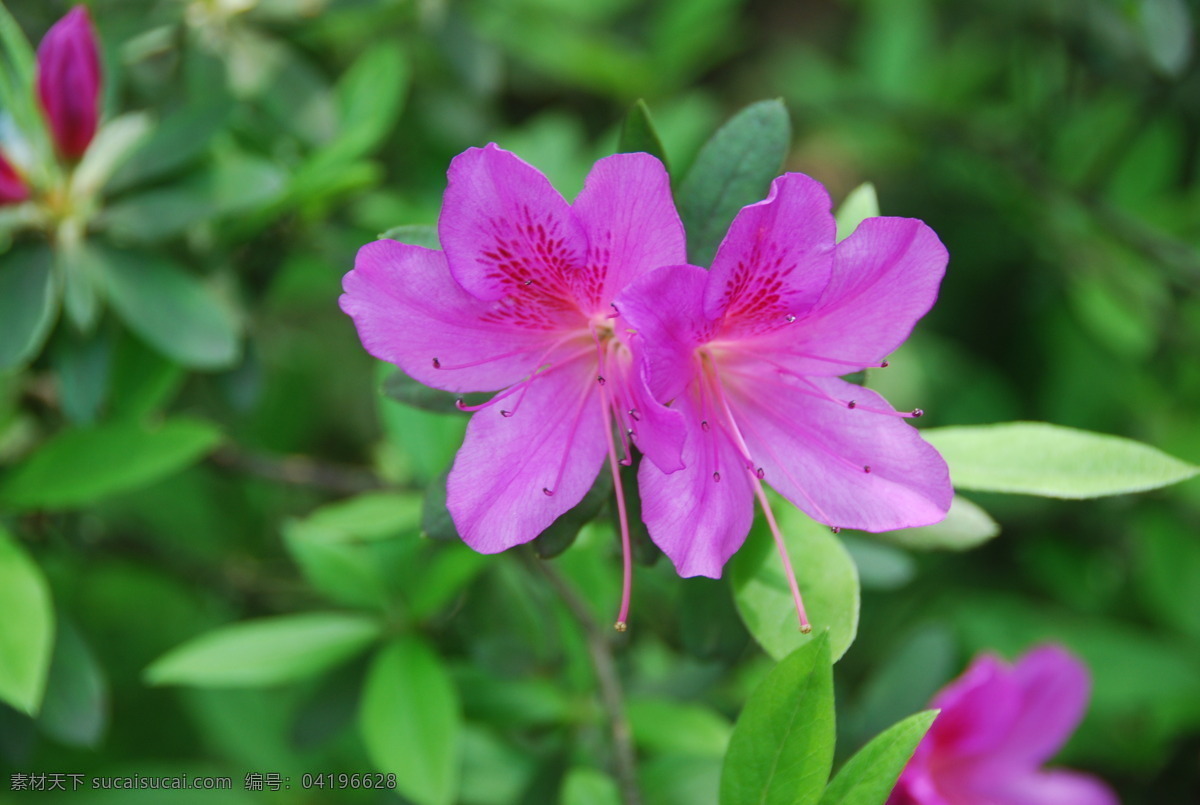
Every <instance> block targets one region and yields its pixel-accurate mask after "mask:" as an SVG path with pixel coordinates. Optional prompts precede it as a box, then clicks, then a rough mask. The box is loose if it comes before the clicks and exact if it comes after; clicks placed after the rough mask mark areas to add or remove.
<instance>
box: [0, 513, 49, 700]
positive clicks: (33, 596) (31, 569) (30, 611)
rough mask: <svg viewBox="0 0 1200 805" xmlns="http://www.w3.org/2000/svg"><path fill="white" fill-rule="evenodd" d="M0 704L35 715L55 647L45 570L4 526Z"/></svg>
mask: <svg viewBox="0 0 1200 805" xmlns="http://www.w3.org/2000/svg"><path fill="white" fill-rule="evenodd" d="M0 612H3V613H4V615H3V617H0V701H3V702H6V703H8V704H10V705H12V706H13V707H15V708H16V709H18V710H20V711H21V712H23V713H29V714H30V715H36V714H37V712H38V709H39V708H40V707H41V704H42V695H43V694H44V693H45V690H46V680H47V677H48V674H49V671H50V657H51V649H52V648H53V646H54V605H53V604H52V603H51V600H50V587H49V585H47V583H46V579H45V577H43V575H42V571H41V569H40V568H39V567H38V566H37V564H35V563H34V561H33V560H32V559H30V558H29V556H28V554H26V553H25V551H23V550H22V549H21V547H20V546H19V545H18V544H17V542H16V540H15V539H13V537H12V536H11V535H10V534H9V533H8V532H7V531H6V530H5V529H4V527H3V526H2V525H0Z"/></svg>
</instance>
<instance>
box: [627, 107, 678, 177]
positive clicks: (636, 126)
mask: <svg viewBox="0 0 1200 805" xmlns="http://www.w3.org/2000/svg"><path fill="white" fill-rule="evenodd" d="M639 151H640V152H643V153H646V154H650V155H651V156H654V157H658V160H659V162H661V163H662V164H663V167H667V168H668V170H669V167H668V163H667V151H666V149H665V148H663V144H662V140H660V139H659V138H658V132H657V131H655V129H654V121H652V120H651V119H650V107H648V106H646V102H645V101H644V100H642V99H640V98H639V99H638V101H637V103H635V104H634V105H633V106H632V107H630V109H629V114H627V115H626V116H625V120H624V121H623V122H622V123H621V136H620V139H618V140H617V153H618V154H634V153H638V152H639Z"/></svg>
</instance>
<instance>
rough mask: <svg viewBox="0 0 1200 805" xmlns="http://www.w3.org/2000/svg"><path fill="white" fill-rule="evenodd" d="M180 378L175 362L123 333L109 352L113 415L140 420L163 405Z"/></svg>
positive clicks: (172, 393)
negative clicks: (114, 348)
mask: <svg viewBox="0 0 1200 805" xmlns="http://www.w3.org/2000/svg"><path fill="white" fill-rule="evenodd" d="M183 379H184V373H183V369H182V368H180V366H179V364H177V363H173V362H172V361H169V360H167V359H166V358H164V357H163V356H162V355H160V354H159V353H157V352H155V351H154V350H152V349H150V348H149V347H148V346H146V344H145V343H143V342H142V341H141V340H140V339H138V338H136V337H134V336H132V335H129V334H128V333H124V334H122V335H121V337H120V338H119V339H118V341H117V346H116V352H115V354H114V355H113V367H112V394H111V397H110V403H109V404H110V406H111V412H112V414H113V416H116V417H122V418H127V419H142V418H144V417H146V416H147V415H149V414H151V413H153V412H155V411H157V410H159V409H160V408H161V407H162V406H164V405H165V404H166V403H167V402H168V401H169V400H170V398H171V397H172V396H173V395H174V393H175V392H176V391H177V390H178V389H179V385H180V384H181V383H182V382H183Z"/></svg>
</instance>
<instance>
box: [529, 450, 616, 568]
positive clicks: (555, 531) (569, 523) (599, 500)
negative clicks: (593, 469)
mask: <svg viewBox="0 0 1200 805" xmlns="http://www.w3.org/2000/svg"><path fill="white" fill-rule="evenodd" d="M612 491H613V484H612V473H610V472H608V470H607V468H606V469H604V470H601V471H600V474H599V475H597V476H596V481H595V483H593V484H592V488H591V489H589V490H588V492H587V494H586V495H584V496H583V500H581V501H579V503H577V504H576V505H575V506H574V507H573V508H571V509H568V510H567V511H565V512H563V513H562V514H560V515H559V516H558V519H556V520H555V521H554V522H553V523H551V524H550V525H549V527H547V528H546V530H545V531H543V532H542V533H541V534H538V535H537V537H535V538H534V540H533V550H534V551H535V552H536V553H537V555H538V557H540V558H542V559H552V558H554V557H555V556H558V555H559V554H560V553H562V552H563V551H565V550H566V549H567V548H570V547H571V545H573V544H574V543H575V539H576V538H577V537H578V536H579V530H580V529H581V528H583V527H584V526H585V525H587V524H588V523H590V522H591V521H592V520H594V519H596V516H597V515H599V514H600V511H601V509H603V508H604V504H605V503H607V502H608V500H609V498H611V497H612Z"/></svg>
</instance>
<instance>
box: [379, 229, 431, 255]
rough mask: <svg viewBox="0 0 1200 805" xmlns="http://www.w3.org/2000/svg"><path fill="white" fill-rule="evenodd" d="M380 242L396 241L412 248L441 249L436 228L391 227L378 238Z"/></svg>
mask: <svg viewBox="0 0 1200 805" xmlns="http://www.w3.org/2000/svg"><path fill="white" fill-rule="evenodd" d="M379 239H380V240H398V241H400V242H401V243H408V244H410V245H412V246H423V247H425V248H426V249H441V248H442V244H441V241H439V240H438V231H437V227H436V226H428V225H420V224H406V225H403V226H393V227H392V228H391V229H389V230H388V231H386V232H384V233H383V234H382V235H380V236H379Z"/></svg>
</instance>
